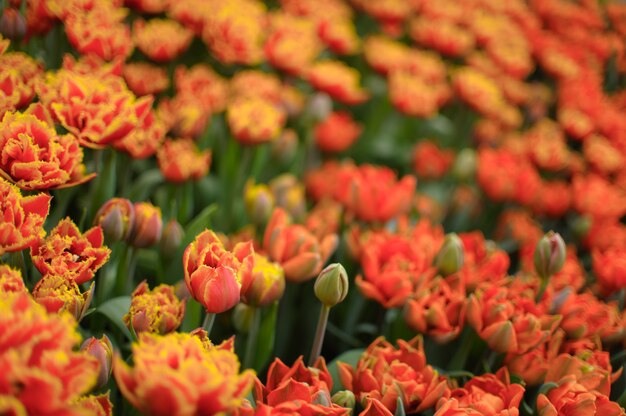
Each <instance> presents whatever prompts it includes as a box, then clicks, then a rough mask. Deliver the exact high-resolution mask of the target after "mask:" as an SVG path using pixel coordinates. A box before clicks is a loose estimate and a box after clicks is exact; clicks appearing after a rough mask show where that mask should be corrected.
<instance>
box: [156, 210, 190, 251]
mask: <svg viewBox="0 0 626 416" xmlns="http://www.w3.org/2000/svg"><path fill="white" fill-rule="evenodd" d="M184 235H185V230H183V227H182V225H180V223H179V222H178V221H176V220H175V219H171V220H170V221H169V222H168V223H167V225H166V226H165V229H164V230H163V237H161V242H160V243H159V249H160V250H161V254H162V255H163V256H164V257H166V258H170V257H172V256H173V255H174V254H175V253H176V250H178V248H179V247H180V243H181V242H182V241H183V236H184Z"/></svg>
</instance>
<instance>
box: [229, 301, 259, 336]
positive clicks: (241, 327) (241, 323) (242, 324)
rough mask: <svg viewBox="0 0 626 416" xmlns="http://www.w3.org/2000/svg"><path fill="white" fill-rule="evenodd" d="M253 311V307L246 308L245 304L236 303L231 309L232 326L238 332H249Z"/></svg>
mask: <svg viewBox="0 0 626 416" xmlns="http://www.w3.org/2000/svg"><path fill="white" fill-rule="evenodd" d="M254 309H255V308H254V306H248V305H246V304H245V303H238V304H237V306H235V308H234V309H233V325H234V327H235V329H236V330H237V331H238V332H240V333H242V334H247V333H248V331H250V326H251V325H252V318H253V315H254Z"/></svg>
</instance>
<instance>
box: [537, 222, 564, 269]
mask: <svg viewBox="0 0 626 416" xmlns="http://www.w3.org/2000/svg"><path fill="white" fill-rule="evenodd" d="M566 254H567V251H566V248H565V242H564V241H563V238H562V237H561V236H560V235H559V233H555V232H553V231H550V232H548V233H547V234H546V235H545V236H543V238H542V239H541V240H539V242H538V243H537V247H536V248H535V257H534V261H535V271H536V272H537V274H538V275H539V277H541V278H542V279H543V280H546V279H548V278H549V277H550V276H552V275H553V274H555V273H558V272H559V270H561V268H563V265H564V264H565V256H566Z"/></svg>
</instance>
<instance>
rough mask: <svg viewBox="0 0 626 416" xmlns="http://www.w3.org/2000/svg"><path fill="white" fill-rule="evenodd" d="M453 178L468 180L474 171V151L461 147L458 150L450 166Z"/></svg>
mask: <svg viewBox="0 0 626 416" xmlns="http://www.w3.org/2000/svg"><path fill="white" fill-rule="evenodd" d="M452 173H453V175H454V177H455V178H457V179H459V180H461V181H469V180H471V179H472V178H473V177H474V174H475V173H476V151H475V150H473V149H463V150H461V151H460V152H459V154H458V155H457V157H456V160H455V161H454V166H453V167H452Z"/></svg>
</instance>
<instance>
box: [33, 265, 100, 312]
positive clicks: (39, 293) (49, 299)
mask: <svg viewBox="0 0 626 416" xmlns="http://www.w3.org/2000/svg"><path fill="white" fill-rule="evenodd" d="M93 292H94V283H93V282H92V283H91V285H89V289H88V290H87V291H86V292H84V293H81V291H80V287H79V286H78V284H77V283H76V282H75V281H74V280H72V279H68V278H67V277H65V276H61V275H52V274H45V275H44V276H43V277H42V278H41V280H40V281H39V282H37V284H36V285H35V287H34V288H33V297H34V298H35V300H36V301H37V303H39V304H40V305H43V306H44V307H45V308H46V310H47V311H48V313H61V312H69V313H70V314H71V315H72V316H73V317H74V319H76V321H80V320H81V319H82V318H83V316H84V315H85V312H87V309H89V306H90V305H91V299H92V297H93Z"/></svg>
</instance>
